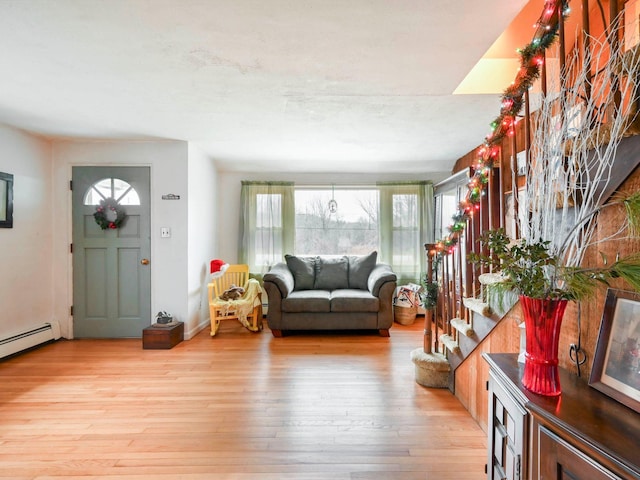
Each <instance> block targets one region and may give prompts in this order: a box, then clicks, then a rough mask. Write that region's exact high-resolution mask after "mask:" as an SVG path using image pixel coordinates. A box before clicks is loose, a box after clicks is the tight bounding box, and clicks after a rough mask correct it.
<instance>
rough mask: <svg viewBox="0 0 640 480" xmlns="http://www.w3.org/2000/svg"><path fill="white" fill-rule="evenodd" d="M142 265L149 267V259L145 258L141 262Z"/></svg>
mask: <svg viewBox="0 0 640 480" xmlns="http://www.w3.org/2000/svg"><path fill="white" fill-rule="evenodd" d="M140 263H141V264H142V265H149V259H148V258H143V259H142V260H140Z"/></svg>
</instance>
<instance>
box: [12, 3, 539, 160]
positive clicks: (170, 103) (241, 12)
mask: <svg viewBox="0 0 640 480" xmlns="http://www.w3.org/2000/svg"><path fill="white" fill-rule="evenodd" d="M527 3H529V2H527V0H482V1H478V0H458V1H455V2H452V1H450V0H429V1H425V0H396V1H389V0H233V1H229V0H55V1H51V0H0V45H2V48H1V49H0V67H1V69H2V70H1V71H2V72H3V75H2V76H3V78H2V81H1V83H0V85H1V88H0V122H2V123H7V124H10V125H13V126H16V127H18V128H22V129H25V130H28V131H31V132H34V133H37V134H39V135H43V136H46V137H49V138H81V139H84V138H86V139H134V140H136V139H176V140H185V141H189V142H192V143H194V144H196V145H198V146H199V147H200V148H201V149H202V150H203V151H204V152H206V153H207V154H208V155H210V156H211V157H212V158H214V159H215V160H216V163H217V165H218V168H219V169H220V170H221V171H233V172H264V171H271V172H310V173H314V172H352V173H353V172H355V173H359V172H369V173H376V172H389V171H394V170H395V171H402V172H416V173H429V172H449V171H450V170H451V168H452V167H453V164H454V163H455V161H456V159H458V158H459V157H461V156H462V155H464V154H465V153H467V152H468V151H470V150H471V149H473V148H474V147H475V146H477V145H478V144H480V143H481V142H482V141H483V139H484V137H485V135H486V134H487V133H488V129H489V123H490V122H491V121H492V120H493V118H495V117H496V116H497V114H498V113H499V108H500V103H499V95H498V94H497V93H499V92H502V91H503V90H504V88H505V87H506V84H504V81H505V80H504V79H503V77H501V76H500V75H499V74H498V68H497V67H489V68H488V69H487V66H486V65H485V67H484V68H485V70H484V72H485V73H481V74H480V75H479V76H476V80H474V81H473V82H471V87H469V81H468V82H467V86H466V87H465V89H464V91H466V92H474V91H483V92H488V93H484V94H473V93H472V94H465V95H460V94H457V95H454V94H453V92H454V91H455V90H456V89H457V88H458V86H459V85H460V84H461V82H462V81H463V80H464V79H465V77H466V76H467V74H468V73H469V72H470V71H471V70H472V68H473V67H474V65H476V63H477V62H478V61H479V60H480V59H481V57H483V55H485V53H487V51H488V50H489V49H490V47H492V45H494V42H495V41H496V39H498V37H499V36H500V35H501V33H502V32H503V31H505V30H507V27H509V25H510V24H511V23H512V20H514V18H515V17H516V15H517V14H518V13H519V12H520V11H521V10H522V9H523V8H524V7H525V6H526V4H527ZM543 3H544V2H543V1H542V0H531V2H530V5H533V7H531V6H529V7H528V8H534V10H535V12H536V14H539V13H540V11H541V9H542V6H543ZM525 10H526V9H525ZM523 12H524V10H523ZM533 18H534V20H535V19H536V18H537V15H534V17H533ZM531 23H532V22H531V19H530V18H529V19H528V20H527V28H526V29H522V28H516V29H515V30H514V28H513V27H512V29H511V30H512V31H516V32H519V34H520V35H521V36H524V37H523V40H522V41H519V42H518V43H513V38H507V39H506V40H505V41H506V42H507V44H508V49H506V50H505V51H506V52H508V53H499V54H496V53H495V52H496V47H495V46H494V47H493V52H494V53H493V54H492V55H491V57H492V59H493V60H496V58H502V59H505V58H506V57H510V59H507V63H509V64H510V65H511V67H509V68H511V69H513V68H514V67H513V65H514V60H513V59H514V57H515V48H516V47H518V46H522V45H524V44H526V43H528V41H530V40H531V37H532V35H533V29H532V28H531ZM498 50H500V49H498ZM502 50H504V49H502ZM485 60H486V59H485ZM487 72H488V73H487ZM507 72H508V73H507V75H506V77H504V78H509V75H511V77H510V78H511V79H513V76H514V71H513V70H509V69H507ZM509 72H511V73H509ZM494 77H495V78H494ZM482 79H484V80H487V79H488V80H491V79H494V80H495V79H499V82H498V83H499V85H498V86H496V85H494V86H493V87H492V88H488V89H484V88H479V89H477V90H474V87H473V85H478V86H479V85H480V83H481V82H480V81H481V80H482ZM494 83H496V82H495V81H494Z"/></svg>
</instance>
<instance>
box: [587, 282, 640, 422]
mask: <svg viewBox="0 0 640 480" xmlns="http://www.w3.org/2000/svg"><path fill="white" fill-rule="evenodd" d="M589 385H591V386H592V387H593V388H595V389H597V390H600V391H601V392H602V393H605V394H606V395H608V396H610V397H611V398H613V399H615V400H617V401H619V402H620V403H622V404H624V405H626V406H627V407H630V408H632V409H633V410H635V411H636V412H638V413H640V294H638V293H635V292H627V291H624V290H616V289H612V288H610V289H609V290H607V299H606V302H605V304H604V312H603V314H602V322H601V324H600V333H599V335H598V343H597V345H596V352H595V355H594V358H593V368H592V370H591V377H590V378H589Z"/></svg>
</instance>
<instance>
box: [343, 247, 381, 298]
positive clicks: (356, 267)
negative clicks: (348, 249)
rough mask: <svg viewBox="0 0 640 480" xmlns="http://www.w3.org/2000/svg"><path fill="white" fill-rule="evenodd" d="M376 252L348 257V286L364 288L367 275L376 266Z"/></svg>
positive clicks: (367, 279)
mask: <svg viewBox="0 0 640 480" xmlns="http://www.w3.org/2000/svg"><path fill="white" fill-rule="evenodd" d="M377 260H378V252H371V253H370V254H369V255H365V256H362V257H356V256H351V257H349V288H357V289H359V290H366V289H367V283H368V282H369V275H370V274H371V271H372V270H373V267H375V266H376V262H377Z"/></svg>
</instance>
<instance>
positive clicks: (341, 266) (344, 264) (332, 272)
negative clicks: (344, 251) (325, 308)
mask: <svg viewBox="0 0 640 480" xmlns="http://www.w3.org/2000/svg"><path fill="white" fill-rule="evenodd" d="M313 288H315V289H320V290H336V289H338V288H349V259H348V258H347V257H346V256H342V257H335V258H334V257H318V261H317V262H316V280H315V283H314V285H313Z"/></svg>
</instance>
